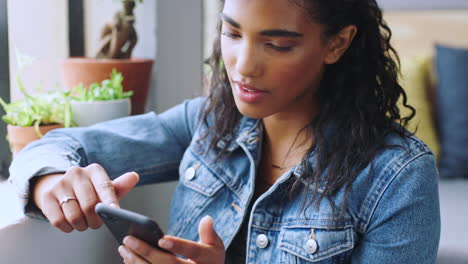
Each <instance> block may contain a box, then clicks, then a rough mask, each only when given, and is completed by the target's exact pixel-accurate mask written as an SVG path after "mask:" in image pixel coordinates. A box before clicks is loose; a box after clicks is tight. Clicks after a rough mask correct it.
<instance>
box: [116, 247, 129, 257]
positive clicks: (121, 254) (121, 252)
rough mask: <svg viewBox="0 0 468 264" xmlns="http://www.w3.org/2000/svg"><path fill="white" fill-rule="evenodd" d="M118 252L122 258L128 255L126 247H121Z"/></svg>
mask: <svg viewBox="0 0 468 264" xmlns="http://www.w3.org/2000/svg"><path fill="white" fill-rule="evenodd" d="M117 250H118V251H119V254H120V256H121V257H124V256H125V255H126V254H127V250H126V249H125V247H124V246H119V248H118V249H117Z"/></svg>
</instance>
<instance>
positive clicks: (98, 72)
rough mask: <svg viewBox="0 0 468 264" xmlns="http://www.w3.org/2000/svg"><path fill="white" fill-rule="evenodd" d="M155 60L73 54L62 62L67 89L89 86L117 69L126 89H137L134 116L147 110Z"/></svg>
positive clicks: (133, 99)
mask: <svg viewBox="0 0 468 264" xmlns="http://www.w3.org/2000/svg"><path fill="white" fill-rule="evenodd" d="M153 62H154V61H153V60H150V59H138V58H132V59H124V60H118V59H94V58H83V57H73V58H67V59H65V60H64V61H63V63H62V74H63V76H62V77H63V83H64V85H65V87H66V88H67V89H72V88H73V87H75V86H76V85H77V84H79V83H83V85H84V86H85V87H88V86H89V85H90V84H92V83H95V82H101V81H102V80H105V79H108V78H109V75H110V73H111V72H112V69H113V68H115V69H117V71H119V72H121V73H122V74H123V76H124V80H123V87H124V90H125V91H129V90H133V91H134V94H133V96H132V97H131V101H132V115H135V114H142V113H144V111H145V104H146V99H147V97H148V90H149V87H150V81H151V70H152V67H153Z"/></svg>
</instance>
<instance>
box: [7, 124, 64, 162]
mask: <svg viewBox="0 0 468 264" xmlns="http://www.w3.org/2000/svg"><path fill="white" fill-rule="evenodd" d="M61 127H63V125H49V126H40V127H39V131H41V134H42V135H45V134H46V133H47V132H49V131H50V130H52V129H56V128H61ZM7 132H8V141H9V142H10V148H11V151H12V153H13V155H15V154H16V153H18V152H20V151H21V150H22V149H23V148H24V147H25V146H26V145H27V144H29V143H31V142H33V141H34V140H38V139H39V136H38V135H37V133H36V130H35V129H34V127H33V126H29V127H21V126H12V125H7Z"/></svg>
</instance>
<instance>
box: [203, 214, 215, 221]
mask: <svg viewBox="0 0 468 264" xmlns="http://www.w3.org/2000/svg"><path fill="white" fill-rule="evenodd" d="M201 221H211V222H213V218H211V216H209V215H205V216H204V217H203V218H202V220H201Z"/></svg>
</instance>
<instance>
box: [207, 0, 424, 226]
mask: <svg viewBox="0 0 468 264" xmlns="http://www.w3.org/2000/svg"><path fill="white" fill-rule="evenodd" d="M288 1H292V2H293V3H295V4H297V5H299V6H301V7H303V8H304V9H305V10H306V11H307V14H309V15H310V18H311V19H312V20H313V21H315V22H317V23H319V24H321V25H322V28H323V34H322V35H323V37H324V38H330V37H332V36H334V35H336V34H337V33H339V32H340V31H341V30H342V29H343V28H345V27H346V26H348V25H355V26H356V27H357V29H358V32H357V34H356V36H355V38H354V39H353V41H352V43H351V45H350V47H349V49H348V50H347V51H346V52H345V54H344V55H343V56H342V57H341V59H340V60H339V61H338V62H337V63H335V64H332V65H326V66H325V71H324V75H323V77H322V81H321V83H320V85H319V87H318V90H317V92H316V96H317V98H318V102H319V104H320V105H319V113H318V114H317V115H316V117H315V118H314V120H313V121H312V122H311V123H310V124H309V125H308V126H307V127H306V129H307V131H308V132H309V135H311V136H313V139H314V140H313V142H314V143H313V146H311V147H310V149H309V150H308V151H307V153H306V155H305V156H304V159H303V161H302V164H303V165H304V171H303V174H302V176H301V177H300V179H297V180H296V182H295V183H294V184H293V187H292V189H291V194H293V193H294V191H295V190H297V189H298V187H299V186H300V185H302V183H301V182H302V181H303V180H305V181H306V182H307V184H308V185H309V186H310V185H311V184H313V186H314V188H313V195H312V201H310V202H309V205H310V204H311V203H312V202H313V201H316V205H319V204H320V202H321V200H322V199H323V198H327V199H328V200H329V201H331V198H330V197H331V196H332V195H333V194H335V193H336V192H337V191H338V190H340V189H341V188H345V189H344V195H345V198H344V199H343V201H346V196H347V195H348V193H349V189H350V187H351V185H352V183H353V181H354V179H355V178H356V176H357V175H358V174H359V173H360V172H361V171H362V170H363V169H364V168H366V167H368V166H370V167H371V168H372V161H373V159H374V158H375V157H376V155H377V154H378V153H379V152H380V151H382V150H383V149H385V148H389V147H395V146H389V145H386V144H385V137H386V136H387V135H388V134H390V133H396V134H398V135H400V136H401V137H408V136H409V135H411V133H408V131H406V129H405V128H404V127H406V125H407V123H408V121H409V120H411V119H412V118H413V117H414V115H415V112H416V111H415V109H414V108H413V107H411V106H410V105H408V104H407V96H406V94H405V92H404V90H403V88H402V87H401V86H400V84H399V83H398V74H399V66H400V65H399V64H400V61H399V57H398V54H397V52H396V51H395V49H394V48H393V47H392V45H391V44H390V38H391V35H392V34H391V30H390V28H389V27H388V25H387V24H386V22H385V21H384V20H383V18H382V11H381V9H380V8H379V6H378V4H377V3H376V1H375V0H327V1H317V0H288ZM221 2H223V3H224V1H221ZM220 27H221V26H220V25H219V29H220ZM207 64H208V65H209V66H210V68H211V80H210V93H209V104H207V107H206V109H205V110H204V116H203V120H204V122H205V123H206V124H208V116H210V115H215V116H222V117H223V118H216V119H215V120H214V125H213V126H211V127H210V129H211V131H213V132H214V133H212V135H213V136H214V137H213V139H212V141H211V144H210V148H213V147H214V146H215V145H216V144H217V143H218V142H219V141H220V140H221V139H222V138H223V137H224V136H225V135H229V134H232V133H233V131H234V129H235V128H236V125H237V124H238V122H239V120H240V118H241V117H242V114H241V113H240V112H239V111H238V109H237V108H236V105H235V103H234V97H233V95H232V91H231V86H230V84H229V79H228V76H227V73H226V70H225V68H224V64H223V61H222V56H221V46H220V39H219V36H218V38H217V39H216V40H215V43H214V47H213V53H212V55H211V57H210V58H209V59H208V60H207ZM400 97H402V104H403V106H404V107H406V108H408V109H410V114H409V115H408V116H405V117H402V116H401V115H400V109H399V107H398V105H397V101H398V100H399V99H400ZM395 123H399V124H400V125H396V124H395ZM330 125H332V126H333V128H334V131H346V133H343V132H338V133H332V134H331V135H330V133H328V132H327V131H326V129H327V127H330ZM227 145H229V144H226V146H227ZM222 152H225V149H223V150H221V153H222ZM312 152H315V155H316V158H317V163H316V165H314V168H313V169H312V166H311V164H309V162H308V161H309V157H310V155H311V154H312ZM325 171H326V176H325ZM370 173H372V170H371V172H370ZM370 173H369V174H370ZM325 177H326V178H325ZM324 179H325V180H324ZM300 183H301V184H300ZM319 188H320V189H322V190H321V191H320V192H319V191H318V189H319ZM305 189H306V190H309V188H305ZM304 197H308V195H304ZM309 197H310V196H309ZM304 204H305V201H304ZM331 204H332V205H333V203H331ZM345 208H346V202H343V204H342V205H341V210H340V211H341V213H340V217H341V216H342V213H343V212H344V210H345ZM334 209H335V208H334Z"/></svg>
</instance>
